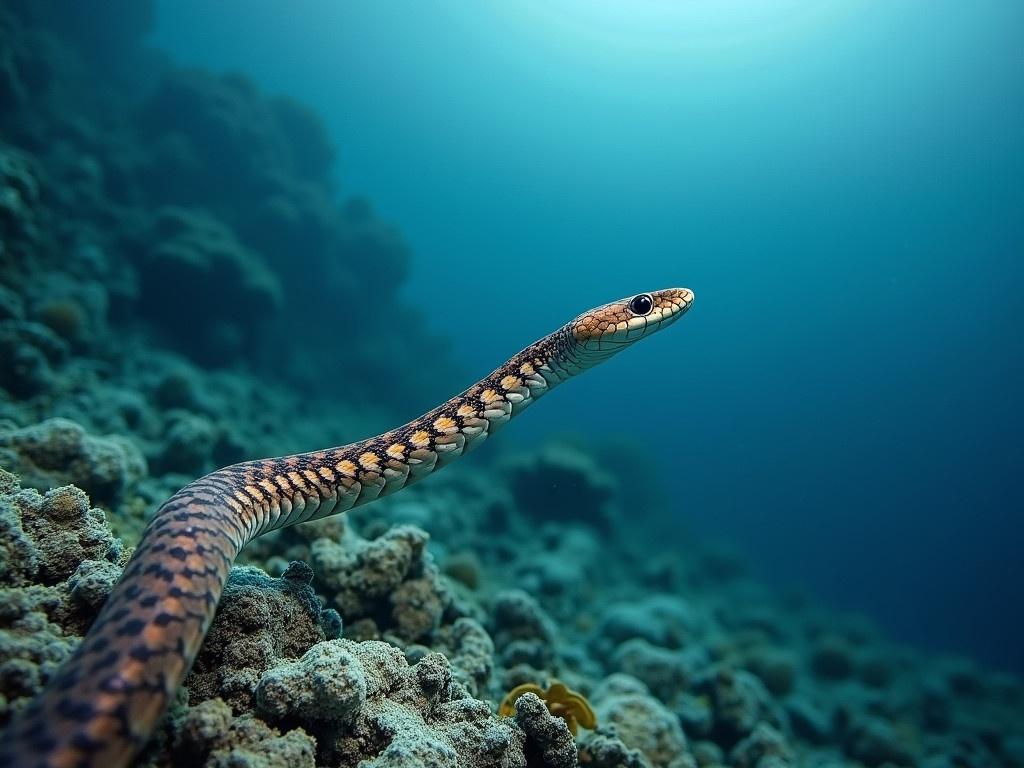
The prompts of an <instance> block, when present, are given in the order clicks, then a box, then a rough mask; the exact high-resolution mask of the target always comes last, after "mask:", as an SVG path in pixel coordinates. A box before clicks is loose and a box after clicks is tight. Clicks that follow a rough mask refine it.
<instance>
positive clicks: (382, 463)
mask: <svg viewBox="0 0 1024 768" xmlns="http://www.w3.org/2000/svg"><path fill="white" fill-rule="evenodd" d="M692 302H693V293H692V292H691V291H689V290H687V289H685V288H673V289H668V290H663V291H656V292H654V293H644V294H639V295H637V296H633V297H630V298H628V299H623V300H621V301H616V302H612V303H611V304H606V305H604V306H602V307H598V308H596V309H593V310H591V311H589V312H586V313H584V314H582V315H580V316H579V317H577V318H576V319H575V320H573V321H572V322H571V323H569V324H568V325H565V326H563V327H562V328H560V329H559V330H557V331H555V332H554V333H552V334H550V335H549V336H546V337H544V338H543V339H541V340H540V341H538V342H536V343H534V344H532V345H530V346H529V347H527V348H526V349H524V350H523V351H521V352H520V353H519V354H517V355H515V356H514V357H513V358H511V359H510V360H509V361H508V362H507V363H505V364H504V365H503V366H501V367H500V368H499V369H498V370H496V371H494V372H493V373H492V374H491V375H490V376H488V377H486V378H485V379H483V380H481V381H480V382H478V383H477V384H474V385H473V386H472V387H470V388H469V389H467V390H466V391H465V392H463V393H462V394H460V395H457V396H456V397H453V398H452V399H451V400H449V401H448V402H446V403H444V404H443V405H441V406H439V407H437V408H435V409H434V410H432V411H430V412H429V413H426V414H424V415H423V416H421V417H420V418H418V419H416V420H414V421H412V422H410V423H408V424H406V425H404V426H402V427H399V428H398V429H395V430H393V431H391V432H387V433H386V434H383V435H379V436H377V437H372V438H370V439H368V440H364V441H362V442H358V443H353V444H351V445H346V446H343V447H340V448H330V449H327V450H323V451H315V452H313V453H303V454H298V455H295V456H284V457H281V458H274V459H261V460H258V461H248V462H244V463H241V464H235V465H232V466H230V467H225V468H223V469H219V470H217V471H216V472H213V473H211V474H209V475H206V476H205V477H202V478H200V479H198V480H196V481H195V482H193V483H190V484H189V485H187V486H185V487H184V488H182V489H181V490H180V491H178V492H177V493H176V494H175V495H174V496H173V497H171V498H170V499H168V500H167V502H166V503H165V504H164V505H163V506H162V507H161V508H160V509H159V510H158V511H157V513H156V515H155V516H154V518H153V520H152V522H151V523H150V524H149V526H148V528H147V529H146V531H145V533H144V534H143V536H142V539H141V541H140V543H139V546H138V548H137V549H136V550H135V553H134V555H133V557H132V559H131V561H130V562H129V563H128V565H127V566H126V568H125V570H124V573H123V575H122V576H121V580H120V582H119V583H118V584H117V586H116V587H115V588H114V591H113V593H112V594H111V596H110V598H109V599H108V600H107V602H106V604H105V606H104V607H103V609H102V611H101V612H100V613H99V615H98V616H97V618H96V620H95V622H94V623H93V625H92V627H91V628H90V629H89V632H88V634H87V635H86V637H85V638H84V639H83V641H82V643H81V644H80V645H79V646H78V649H77V650H76V651H75V653H74V654H73V655H72V657H71V658H70V659H69V660H68V661H67V663H65V664H64V666H63V667H62V668H61V669H60V670H59V671H58V672H57V674H56V675H55V677H54V678H53V680H51V681H50V683H49V685H48V687H47V689H46V690H45V691H44V692H43V693H42V694H41V695H40V696H38V697H37V698H36V699H35V700H34V701H32V702H31V703H30V704H29V705H28V707H27V708H26V709H25V710H24V711H23V712H22V713H21V715H20V716H19V717H17V718H16V719H15V720H14V722H12V724H11V725H10V727H9V728H8V729H7V731H6V732H5V733H3V734H0V766H4V767H10V768H15V767H17V768H35V767H36V766H39V767H40V768H43V767H45V768H65V767H68V768H70V767H71V766H75V767H82V768H85V767H93V766H95V767H97V768H99V767H100V766H102V768H116V767H117V766H124V765H126V764H127V763H129V762H130V761H131V759H132V757H133V756H134V755H135V754H136V753H137V752H138V750H139V749H141V748H142V747H143V746H144V745H145V743H146V741H147V740H148V738H149V736H150V734H151V733H152V731H153V729H154V728H155V726H156V723H157V721H158V720H159V719H160V717H161V716H162V715H163V713H164V711H165V710H166V708H167V705H168V703H169V702H170V700H171V698H172V697H173V696H174V694H175V691H176V689H177V688H178V686H179V685H180V684H181V682H182V680H183V679H184V678H185V675H186V674H187V673H188V670H189V668H190V667H191V665H192V662H193V660H194V659H195V657H196V654H197V652H198V651H199V647H200V645H201V644H202V642H203V638H204V636H205V635H206V631H207V629H208V628H209V626H210V623H211V621H212V620H213V616H214V613H215V611H216V608H217V602H218V600H219V599H220V595H221V590H222V589H223V587H224V583H225V581H226V580H227V577H228V572H229V571H230V569H231V564H232V562H233V561H234V559H235V556H236V555H237V554H238V552H239V550H241V549H242V547H244V546H245V545H246V544H247V543H248V542H250V541H252V540H253V539H254V538H256V537H257V536H260V535H261V534H264V533H266V532H268V531H273V530H276V529H279V528H284V527H285V526H289V525H294V524H295V523H302V522H306V521H308V520H316V519H319V518H323V517H327V516H328V515H335V514H339V513H341V512H344V511H346V510H349V509H351V508H352V507H355V506H357V505H360V504H366V503H367V502H370V501H373V500H374V499H376V498H379V497H381V496H385V495H388V494H391V493H394V492H395V491H398V490H400V489H402V488H404V487H406V486H407V485H409V484H410V483H413V482H416V481H417V480H420V479H422V478H424V477H426V476H427V475H429V474H431V473H432V472H434V471H435V470H437V469H438V468H440V467H442V466H445V465H446V464H448V463H449V462H451V461H452V460H453V459H454V458H456V457H458V456H461V455H462V454H463V453H465V452H466V451H468V450H470V449H471V448H472V447H474V446H475V445H477V444H479V443H480V442H482V441H483V440H484V439H486V438H487V436H488V435H490V434H491V433H493V432H494V431H495V430H496V429H498V428H499V427H501V426H502V425H503V424H504V423H505V422H506V421H508V420H509V419H510V418H511V417H512V416H515V415H517V414H518V413H520V412H521V411H523V410H524V409H525V408H526V407H527V406H528V405H530V404H531V403H533V402H534V401H535V400H536V399H537V398H539V397H541V396H542V395H544V394H545V393H546V392H547V391H548V390H550V389H551V388H552V387H554V386H556V385H558V384H559V383H561V382H563V381H565V380H566V379H568V378H570V377H572V376H574V375H576V374H577V373H580V372H581V371H583V370H586V369H587V368H590V367H592V366H593V365H596V364H597V363H599V362H601V361H603V360H605V359H607V358H608V357H611V356H612V355H613V354H615V353H616V352H618V351H620V350H621V349H623V348H625V347H626V346H628V345H630V344H632V343H633V342H635V341H637V340H639V339H641V338H644V337H645V336H649V335H650V334H651V333H653V332H654V331H656V330H658V329H660V328H664V327H666V326H668V325H669V324H671V323H672V322H674V321H675V320H676V319H678V318H679V317H681V316H682V314H683V313H684V312H685V311H686V310H687V309H689V307H690V305H691V303H692Z"/></svg>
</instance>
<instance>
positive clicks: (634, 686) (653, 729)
mask: <svg viewBox="0 0 1024 768" xmlns="http://www.w3.org/2000/svg"><path fill="white" fill-rule="evenodd" d="M592 700H593V702H594V707H595V710H596V711H597V719H598V722H599V723H601V725H602V726H611V727H613V728H614V729H615V733H616V734H617V735H618V736H619V738H621V739H622V741H623V742H624V743H625V744H626V745H627V746H629V747H632V748H634V749H637V750H639V751H640V752H642V753H643V754H644V756H645V757H646V758H647V759H648V760H650V762H651V764H652V765H658V766H662V765H663V766H667V767H668V768H692V767H693V766H694V765H695V763H694V761H693V757H692V756H691V755H690V753H689V751H688V749H687V742H686V736H685V734H684V733H683V729H682V728H681V727H680V726H679V721H678V719H677V718H676V716H675V715H674V714H673V713H672V712H670V711H669V710H668V709H666V708H665V707H664V706H663V705H662V704H661V702H659V701H658V700H657V699H655V698H654V697H653V696H651V695H650V693H648V691H647V688H646V687H645V686H644V685H643V683H641V682H640V681H639V680H636V679H635V678H632V677H629V676H628V675H622V674H615V675H611V676H609V677H608V678H606V679H605V680H604V681H603V682H602V683H601V685H600V686H599V687H598V689H597V690H595V691H594V695H593V697H592Z"/></svg>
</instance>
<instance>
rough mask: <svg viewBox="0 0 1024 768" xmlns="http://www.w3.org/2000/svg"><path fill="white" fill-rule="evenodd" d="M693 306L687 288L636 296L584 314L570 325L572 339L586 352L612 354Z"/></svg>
mask: <svg viewBox="0 0 1024 768" xmlns="http://www.w3.org/2000/svg"><path fill="white" fill-rule="evenodd" d="M692 304H693V291H691V290H690V289H689V288H666V289H665V290H661V291H654V292H652V293H638V294H636V295H635V296H629V297H627V298H624V299H619V300H618V301H613V302H611V303H610V304H605V305H604V306H602V307H597V308H596V309H591V310H590V311H589V312H584V313H583V314H582V315H580V316H579V317H577V318H576V319H575V320H573V321H572V322H571V323H569V326H568V327H569V332H570V334H571V335H572V338H573V340H574V341H575V342H576V343H577V344H578V345H579V346H580V347H581V348H582V349H583V350H584V351H586V352H601V353H605V354H614V353H615V352H618V351H620V350H622V349H625V348H626V347H627V346H629V345H630V344H632V343H633V342H635V341H639V340H640V339H642V338H644V337H645V336H650V335H651V334H652V333H654V332H656V331H660V330H661V329H662V328H667V327H668V326H670V325H671V324H672V323H674V322H675V321H676V320H678V319H679V318H680V317H682V316H683V314H685V313H686V311H687V310H688V309H689V308H690V306H691V305H692Z"/></svg>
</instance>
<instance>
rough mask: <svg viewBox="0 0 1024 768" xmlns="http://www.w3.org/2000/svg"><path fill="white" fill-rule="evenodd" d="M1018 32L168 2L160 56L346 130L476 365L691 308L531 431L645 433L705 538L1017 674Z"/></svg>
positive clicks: (544, 5)
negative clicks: (248, 86)
mask: <svg viewBox="0 0 1024 768" xmlns="http://www.w3.org/2000/svg"><path fill="white" fill-rule="evenodd" d="M1022 29H1024V4H1021V3H1020V2H1018V0H1003V1H1001V2H986V1H985V0H980V1H979V2H970V3H964V2H958V1H954V0H938V1H936V0H906V1H905V2H900V3H892V2H853V1H852V0H851V2H819V1H818V0H805V1H797V0H786V1H784V2H778V3H755V2H753V1H752V0H749V1H748V2H722V1H720V0H716V2H710V0H708V1H706V2H671V3H669V2H648V3H639V4H638V3H604V2H601V3H592V2H589V1H585V0H575V1H574V2H562V3H558V2H556V3H548V2H545V1H544V0H526V1H525V2H518V3H499V2H484V3H467V2H460V1H459V0H449V1H447V2H439V3H429V4H414V3H387V2H385V3H381V2H378V1H377V0H366V1H365V2H364V1H362V0H360V1H358V2H346V3H336V2H333V1H331V2H329V1H328V0H319V1H318V2H304V3H302V4H295V3H291V2H286V1H285V0H260V2H245V3H242V2H224V3H216V4H213V3H207V2H203V1H202V0H173V1H168V2H164V3H162V4H161V12H160V18H159V25H158V29H157V32H156V34H155V35H154V43H155V44H156V45H158V46H160V47H163V48H166V49H168V50H170V51H172V52H173V53H174V54H175V56H176V57H178V58H179V59H180V60H182V61H184V62H192V63H195V64H196V65H202V66H205V67H209V68H213V69H217V70H221V69H229V70H235V71H240V72H244V73H246V74H248V75H250V76H252V77H254V78H255V79H256V80H258V81H259V82H260V83H261V84H262V85H264V86H266V87H268V88H270V89H272V90H274V91H277V92H281V93H287V94H289V95H291V96H293V97H295V98H297V99H299V100H302V101H304V102H306V103H308V104H310V105H311V106H312V107H314V109H315V110H316V111H317V112H318V113H319V114H321V115H322V116H323V118H324V120H325V121H326V123H327V125H328V127H329V130H330V132H331V134H332V135H333V136H334V137H335V138H336V141H337V144H338V147H339V150H340V163H339V177H340V185H341V187H342V189H343V190H344V191H345V192H346V193H347V194H352V193H361V194H365V195H367V196H368V197H369V198H370V199H371V200H373V201H374V203H375V204H377V205H378V207H379V208H380V209H381V211H382V212H383V213H384V214H385V215H386V216H387V217H389V218H391V219H393V220H395V221H396V222H398V223H399V224H400V225H401V227H402V228H403V230H404V232H405V233H406V235H407V237H408V239H409V242H410V244H411V246H412V247H413V249H414V263H413V277H412V280H411V282H410V284H409V286H408V293H409V295H410V296H411V297H412V298H413V299H414V300H415V301H416V302H417V303H419V304H421V305H422V306H423V307H425V308H427V309H428V311H429V312H430V313H431V315H432V322H433V324H434V326H435V327H436V328H437V329H439V330H441V331H443V332H445V333H448V334H450V335H451V336H452V337H454V338H455V339H456V348H457V350H458V351H459V353H460V355H461V357H462V359H463V360H464V361H465V368H466V370H467V372H468V374H469V375H472V376H476V375H477V374H482V373H484V372H486V371H487V370H489V369H490V368H491V367H492V366H493V365H495V364H497V363H499V362H500V361H501V360H502V359H504V358H505V357H507V356H508V354H510V353H511V352H513V351H515V350H516V349H518V348H519V347H521V346H523V345H525V344H526V343H527V342H529V341H531V340H533V339H534V338H535V337H537V336H540V335H542V334H544V333H547V332H548V331H550V330H551V329H552V328H554V327H556V326H557V325H559V324H561V323H563V322H565V321H566V320H567V319H568V318H569V317H570V316H571V315H572V314H573V313H575V312H577V311H579V310H583V309H585V308H587V307H589V306H591V305H593V304H595V303H600V302H602V301H606V300H609V299H612V298H617V297H618V296H621V295H627V294H630V293H633V292H637V291H640V290H644V289H650V288H659V287H665V286H669V285H685V286H688V287H690V288H692V289H693V290H694V291H695V292H696V295H697V301H696V304H695V306H694V309H693V310H692V311H691V313H690V315H689V316H687V317H686V318H685V319H684V320H683V321H682V322H681V323H680V324H679V325H677V326H676V327H675V328H673V329H672V330H671V331H670V332H668V333H665V334H664V335H662V336H659V337H658V338H656V339H653V340H651V341H649V342H645V343H644V344H642V345H640V346H639V347H638V348H636V349H635V350H631V351H630V352H629V353H628V355H627V356H624V357H623V358H621V359H620V360H618V361H615V363H613V364H611V365H609V366H607V367H606V368H605V369H602V370H601V371H600V372H594V373H593V374H590V375H588V376H587V377H584V379H583V380H581V381H580V382H578V383H574V384H573V385H572V386H571V387H566V388H564V389H563V390H561V391H559V392H557V393H555V394H553V395H552V397H551V402H549V403H548V404H546V405H544V406H539V408H544V409H546V414H547V418H545V419H534V420H532V423H531V424H530V426H529V427H525V426H523V425H519V426H518V427H517V428H514V429H513V430H511V431H512V433H513V435H512V436H513V439H516V438H518V439H526V437H527V436H528V437H529V439H536V438H537V436H538V435H540V434H543V433H545V432H546V431H555V432H557V431H566V430H568V431H575V432H576V433H579V434H582V435H584V436H595V437H596V436H601V435H607V434H610V433H611V434H617V433H622V434H629V435H631V436H632V437H634V438H637V439H639V440H641V441H643V442H646V443H647V444H648V445H649V447H650V450H651V453H652V456H654V457H655V460H656V461H658V462H659V464H660V467H661V474H662V475H663V476H664V478H665V480H666V482H667V483H670V484H671V487H672V489H673V492H674V494H675V497H674V499H675V501H674V509H673V510H672V514H673V515H674V516H675V519H677V520H678V524H679V525H680V526H681V527H688V528H693V529H696V530H698V531H701V532H705V533H709V534H715V535H719V536H722V537H727V538H731V539H733V540H736V541H738V542H740V543H741V545H742V546H743V547H744V549H745V550H746V551H747V552H748V553H749V555H750V557H751V559H752V560H753V561H754V562H755V563H756V566H757V568H758V569H759V570H760V571H762V572H763V573H764V574H765V575H766V576H768V577H770V578H771V579H773V580H775V581H776V582H778V583H781V584H788V585H795V586H797V587H799V588H803V589H807V590H810V591H812V592H814V593H816V594H818V595H820V596H823V597H825V598H826V599H828V600H829V601H830V602H832V603H833V604H836V605H838V606H841V607H850V608H854V609H860V610H863V611H865V612H867V613H869V614H871V615H873V616H875V617H876V618H878V619H879V620H880V621H881V622H882V623H883V624H884V625H885V626H887V627H888V628H889V629H890V630H891V631H892V632H893V633H894V634H895V635H896V636H897V637H900V638H904V639H908V640H914V641H918V642H923V643H925V644H927V645H929V646H932V647H937V648H944V649H961V650H968V651H970V652H972V653H974V654H976V655H978V656H980V657H983V658H985V659H987V660H989V661H993V662H996V663H999V664H1002V665H1004V666H1008V667H1013V668H1015V669H1017V670H1018V671H1021V670H1024V658H1022V654H1021V651H1020V649H1021V648H1024V618H1022V617H1021V616H1020V606H1021V604H1022V591H1024V589H1022V585H1024V564H1022V561H1024V558H1022V545H1024V535H1022V533H1021V530H1020V528H1021V525H1020V523H1021V518H1022V512H1024V490H1022V488H1024V472H1022V458H1024V440H1022V437H1021V434H1022V428H1024V423H1022V422H1024V420H1022V418H1021V393H1024V323H1022V320H1021V301H1020V299H1019V298H1018V297H1019V295H1020V292H1021V290H1022V283H1024V281H1022V278H1024V267H1022V257H1024V47H1022V46H1021V44H1020V33H1021V30H1022ZM366 288H367V290H369V291H372V290H373V286H372V285H368V286H367V287H366ZM410 415H412V414H410ZM636 524H637V525H644V516H643V514H642V513H640V514H638V515H637V520H636Z"/></svg>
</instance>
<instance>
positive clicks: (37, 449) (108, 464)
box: [0, 418, 146, 504]
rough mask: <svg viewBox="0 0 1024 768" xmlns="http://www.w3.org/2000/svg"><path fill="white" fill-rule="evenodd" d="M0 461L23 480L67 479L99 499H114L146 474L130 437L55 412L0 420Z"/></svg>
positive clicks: (47, 484)
mask: <svg viewBox="0 0 1024 768" xmlns="http://www.w3.org/2000/svg"><path fill="white" fill-rule="evenodd" d="M0 464H2V465H4V466H6V468H7V469H8V470H9V471H11V472H14V473H16V474H17V475H19V477H20V478H21V482H22V484H24V485H30V486H33V487H36V488H40V489H45V488H52V487H54V486H58V485H64V484H72V485H76V486H78V487H79V488H81V489H83V490H84V491H85V492H86V493H88V494H89V495H90V496H91V497H92V499H93V500H94V501H96V502H98V503H101V504H111V503H114V502H115V501H117V500H118V499H119V498H120V497H121V495H122V493H123V492H124V491H125V490H126V489H127V488H128V487H129V486H130V485H131V484H132V483H134V482H136V481H137V480H139V479H140V478H141V477H143V476H144V475H145V474H146V460H145V458H144V457H143V456H142V453H141V452H140V451H139V450H138V448H136V447H135V445H134V444H133V443H132V442H131V441H129V440H126V439H124V438H122V437H120V436H117V435H110V436H107V437H97V436H95V435H90V434H88V433H87V432H86V431H85V429H84V428H83V427H81V426H80V425H79V424H76V423H75V422H73V421H71V420H70V419H61V418H55V419H47V420H46V421H43V422H40V423H39V424H34V425H32V426H29V427H24V428H20V429H19V428H17V427H14V426H12V425H0Z"/></svg>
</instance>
